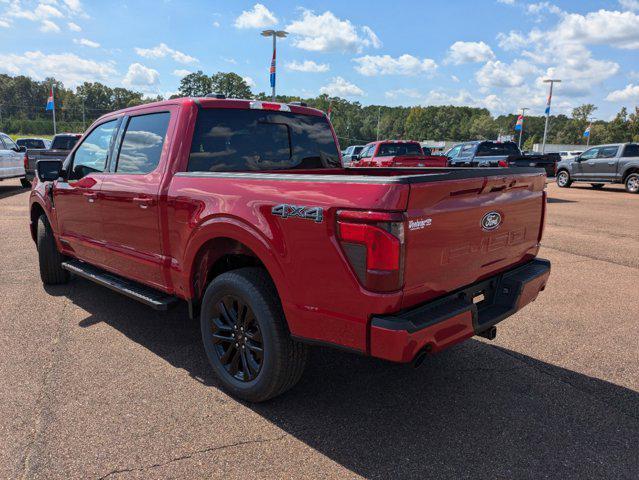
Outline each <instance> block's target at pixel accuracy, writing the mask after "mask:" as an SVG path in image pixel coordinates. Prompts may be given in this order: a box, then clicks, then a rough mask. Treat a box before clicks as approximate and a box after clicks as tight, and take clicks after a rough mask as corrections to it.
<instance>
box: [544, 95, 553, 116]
mask: <svg viewBox="0 0 639 480" xmlns="http://www.w3.org/2000/svg"><path fill="white" fill-rule="evenodd" d="M551 100H552V89H551V90H550V94H549V95H548V101H547V102H546V112H545V113H546V115H550V101H551Z"/></svg>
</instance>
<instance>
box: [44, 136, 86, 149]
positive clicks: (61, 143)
mask: <svg viewBox="0 0 639 480" xmlns="http://www.w3.org/2000/svg"><path fill="white" fill-rule="evenodd" d="M79 139H80V137H76V136H75V135H64V136H59V137H53V143H52V144H51V149H52V150H73V147H75V144H76V143H78V140H79Z"/></svg>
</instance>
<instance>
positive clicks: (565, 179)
mask: <svg viewBox="0 0 639 480" xmlns="http://www.w3.org/2000/svg"><path fill="white" fill-rule="evenodd" d="M571 183H572V180H570V175H568V172H567V171H566V170H561V171H560V172H558V173H557V185H558V186H559V187H561V188H568V187H570V184H571Z"/></svg>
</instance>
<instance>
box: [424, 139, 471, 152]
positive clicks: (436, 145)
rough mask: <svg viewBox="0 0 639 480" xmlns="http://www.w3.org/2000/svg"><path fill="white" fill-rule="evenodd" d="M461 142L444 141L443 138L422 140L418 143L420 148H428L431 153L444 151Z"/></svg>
mask: <svg viewBox="0 0 639 480" xmlns="http://www.w3.org/2000/svg"><path fill="white" fill-rule="evenodd" d="M458 143H462V142H455V141H444V140H422V141H421V142H419V144H420V145H421V146H422V148H430V151H431V152H432V153H444V152H445V151H447V150H448V149H449V148H452V147H453V146H455V145H457V144H458Z"/></svg>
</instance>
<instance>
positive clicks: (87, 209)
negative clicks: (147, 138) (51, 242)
mask: <svg viewBox="0 0 639 480" xmlns="http://www.w3.org/2000/svg"><path fill="white" fill-rule="evenodd" d="M117 125H118V120H109V121H107V122H104V123H101V124H99V125H97V126H96V127H95V128H93V130H91V131H90V132H89V133H88V134H87V135H86V136H85V137H84V138H83V139H82V143H81V144H80V145H79V146H78V147H77V148H76V149H75V151H74V152H73V153H72V155H70V156H69V157H68V158H67V161H66V162H65V170H66V172H67V174H66V179H65V180H57V181H55V182H53V200H54V204H55V210H56V214H57V224H58V232H59V236H60V242H61V243H62V247H63V249H64V250H65V251H70V252H72V253H73V254H74V255H75V256H77V257H78V258H79V259H80V260H85V261H87V262H89V263H94V264H101V262H102V257H103V252H102V247H103V245H104V239H103V236H102V235H103V230H102V219H101V217H100V212H99V205H100V197H99V194H100V187H101V185H102V179H103V177H104V171H105V169H106V166H107V160H108V158H109V153H110V151H111V147H112V143H113V137H114V134H115V132H116V130H117Z"/></svg>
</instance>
